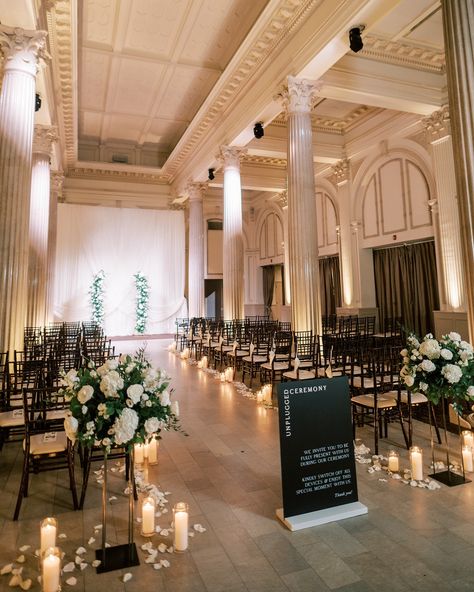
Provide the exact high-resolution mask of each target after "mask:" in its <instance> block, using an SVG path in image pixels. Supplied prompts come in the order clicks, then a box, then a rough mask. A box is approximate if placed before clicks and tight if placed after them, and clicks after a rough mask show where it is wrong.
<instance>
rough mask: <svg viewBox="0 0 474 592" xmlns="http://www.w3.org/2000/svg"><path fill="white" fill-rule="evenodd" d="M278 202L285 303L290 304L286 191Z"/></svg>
mask: <svg viewBox="0 0 474 592" xmlns="http://www.w3.org/2000/svg"><path fill="white" fill-rule="evenodd" d="M279 203H280V206H281V209H282V211H283V245H284V251H283V257H284V259H283V263H284V265H283V266H284V284H285V305H286V306H289V305H290V304H291V289H290V253H289V249H288V191H283V192H282V193H281V195H280V198H279Z"/></svg>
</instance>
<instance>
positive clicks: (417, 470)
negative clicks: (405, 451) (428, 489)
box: [410, 446, 423, 481]
mask: <svg viewBox="0 0 474 592" xmlns="http://www.w3.org/2000/svg"><path fill="white" fill-rule="evenodd" d="M410 463H411V478H412V479H415V480H416V481H421V480H422V479H423V453H422V450H421V448H418V446H413V447H412V448H410Z"/></svg>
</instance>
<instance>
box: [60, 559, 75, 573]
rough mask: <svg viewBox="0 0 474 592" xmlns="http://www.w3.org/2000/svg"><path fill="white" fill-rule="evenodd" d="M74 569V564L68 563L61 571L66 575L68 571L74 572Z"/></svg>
mask: <svg viewBox="0 0 474 592" xmlns="http://www.w3.org/2000/svg"><path fill="white" fill-rule="evenodd" d="M75 568H76V566H75V565H74V562H73V561H70V562H69V563H66V565H65V566H64V567H63V571H64V572H65V573H68V572H70V571H74V569H75Z"/></svg>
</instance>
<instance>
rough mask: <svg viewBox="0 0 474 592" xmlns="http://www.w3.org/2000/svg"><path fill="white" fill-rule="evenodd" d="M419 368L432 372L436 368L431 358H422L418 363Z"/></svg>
mask: <svg viewBox="0 0 474 592" xmlns="http://www.w3.org/2000/svg"><path fill="white" fill-rule="evenodd" d="M420 368H421V369H422V370H424V371H425V372H433V371H434V370H436V366H435V365H434V364H433V362H432V361H431V360H423V362H421V364H420Z"/></svg>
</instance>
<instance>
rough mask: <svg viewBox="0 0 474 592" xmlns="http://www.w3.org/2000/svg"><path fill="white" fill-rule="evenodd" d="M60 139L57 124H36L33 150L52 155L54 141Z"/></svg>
mask: <svg viewBox="0 0 474 592" xmlns="http://www.w3.org/2000/svg"><path fill="white" fill-rule="evenodd" d="M58 139H59V137H58V133H57V128H56V126H54V125H40V124H36V125H35V129H34V135H33V152H41V153H43V154H47V155H48V156H51V147H52V145H53V142H57V141H58Z"/></svg>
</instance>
